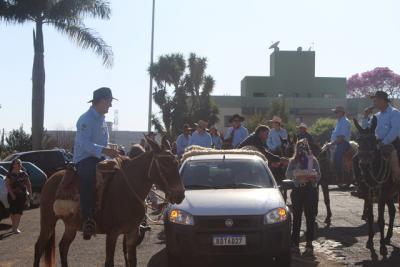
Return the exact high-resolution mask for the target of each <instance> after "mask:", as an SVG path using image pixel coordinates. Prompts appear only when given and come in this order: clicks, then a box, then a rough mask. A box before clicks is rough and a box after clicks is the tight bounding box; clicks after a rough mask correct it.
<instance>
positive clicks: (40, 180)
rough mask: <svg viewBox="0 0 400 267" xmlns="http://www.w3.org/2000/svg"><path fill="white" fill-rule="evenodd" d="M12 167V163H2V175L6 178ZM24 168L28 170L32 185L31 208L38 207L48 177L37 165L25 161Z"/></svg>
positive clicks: (0, 164)
mask: <svg viewBox="0 0 400 267" xmlns="http://www.w3.org/2000/svg"><path fill="white" fill-rule="evenodd" d="M10 165H11V161H3V162H0V167H1V169H0V174H1V175H4V176H6V175H7V173H8V171H7V170H8V169H9V168H10ZM22 167H24V168H25V169H26V172H27V173H28V175H29V178H30V181H31V184H32V196H31V201H30V204H31V207H37V206H39V205H40V193H41V192H42V187H43V185H44V183H45V182H46V180H47V176H46V174H45V173H44V172H43V171H42V170H41V169H39V168H38V167H37V166H36V165H35V164H32V163H30V162H25V161H23V162H22Z"/></svg>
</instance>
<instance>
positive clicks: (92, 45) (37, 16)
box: [0, 0, 113, 149]
mask: <svg viewBox="0 0 400 267" xmlns="http://www.w3.org/2000/svg"><path fill="white" fill-rule="evenodd" d="M110 15H111V9H110V4H109V2H108V1H104V0H0V20H3V21H5V22H6V23H11V24H22V23H27V22H33V23H34V24H35V28H34V30H33V47H34V59H33V68H32V148H33V149H40V148H41V143H42V138H43V120H44V104H45V67H44V42H43V25H50V26H53V27H54V28H56V29H57V30H58V31H60V32H61V33H63V34H65V35H67V36H69V37H70V38H71V39H72V40H73V41H74V42H76V43H77V44H78V46H80V47H82V48H85V49H92V50H93V51H94V52H95V53H96V54H97V55H99V56H101V57H102V59H103V64H104V65H105V66H107V67H111V66H112V64H113V53H112V50H111V47H110V46H108V45H107V44H106V43H105V41H104V40H103V39H102V38H101V37H100V36H99V35H98V34H97V33H96V32H95V31H93V30H92V29H89V28H87V27H86V26H85V24H84V22H83V19H84V18H85V17H87V16H89V17H92V18H100V19H109V18H110Z"/></svg>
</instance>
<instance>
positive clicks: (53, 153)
mask: <svg viewBox="0 0 400 267" xmlns="http://www.w3.org/2000/svg"><path fill="white" fill-rule="evenodd" d="M17 158H18V159H20V160H21V161H27V162H31V163H33V164H35V165H36V166H37V167H39V168H40V169H41V170H42V171H44V173H46V175H47V177H49V178H50V177H51V176H52V175H53V174H54V173H56V172H58V171H60V170H64V169H65V168H66V166H67V164H68V162H70V161H71V158H70V156H69V154H68V153H67V152H66V151H65V150H63V149H52V150H37V151H27V152H20V153H15V154H12V155H10V156H8V157H7V158H5V159H4V161H12V160H14V159H17Z"/></svg>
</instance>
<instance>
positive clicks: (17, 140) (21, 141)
mask: <svg viewBox="0 0 400 267" xmlns="http://www.w3.org/2000/svg"><path fill="white" fill-rule="evenodd" d="M6 149H7V150H8V151H10V152H13V151H17V152H20V151H28V150H31V149H32V136H31V135H30V134H28V133H26V132H25V131H24V128H23V127H22V126H21V127H19V128H18V129H15V130H12V131H11V132H10V134H9V135H8V137H6Z"/></svg>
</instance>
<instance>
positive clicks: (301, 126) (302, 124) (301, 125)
mask: <svg viewBox="0 0 400 267" xmlns="http://www.w3.org/2000/svg"><path fill="white" fill-rule="evenodd" d="M296 128H305V129H307V128H308V127H307V124H305V123H304V122H302V123H300V125H299V126H296Z"/></svg>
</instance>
